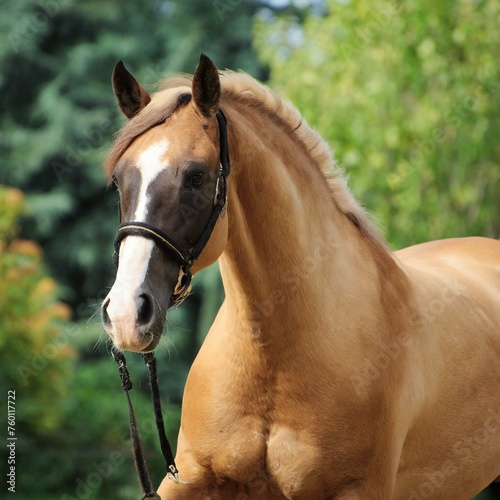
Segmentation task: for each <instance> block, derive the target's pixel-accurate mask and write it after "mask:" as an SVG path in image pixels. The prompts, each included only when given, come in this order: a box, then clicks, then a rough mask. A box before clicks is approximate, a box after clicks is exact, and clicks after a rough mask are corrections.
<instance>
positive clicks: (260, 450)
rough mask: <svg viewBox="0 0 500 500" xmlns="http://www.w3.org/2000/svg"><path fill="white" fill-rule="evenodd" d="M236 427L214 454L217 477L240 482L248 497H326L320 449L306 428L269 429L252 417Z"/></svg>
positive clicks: (244, 419)
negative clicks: (314, 495)
mask: <svg viewBox="0 0 500 500" xmlns="http://www.w3.org/2000/svg"><path fill="white" fill-rule="evenodd" d="M235 423H236V422H235ZM236 427H237V428H238V430H237V431H236V430H234V432H232V433H231V434H226V435H225V439H224V440H223V441H220V442H219V446H217V447H216V448H215V449H214V450H213V453H212V454H211V460H210V463H211V469H212V471H213V473H214V474H215V476H217V477H220V478H223V479H225V480H229V481H234V482H235V483H238V484H239V485H240V488H243V490H242V491H244V492H245V493H246V494H247V495H248V498H259V499H262V498H273V499H275V498H303V495H308V496H309V498H310V495H311V494H317V495H318V498H324V497H325V490H326V489H328V488H327V486H326V480H327V478H326V477H324V478H323V477H321V475H322V466H321V456H320V455H321V454H320V450H319V448H318V447H317V446H316V444H313V442H312V439H311V438H310V437H309V436H308V435H307V432H306V431H303V430H297V429H291V428H288V427H286V426H276V425H274V426H272V427H271V429H266V428H265V425H264V424H263V423H259V422H257V421H253V422H252V419H249V418H243V419H241V420H239V421H238V423H236V425H235V428H236Z"/></svg>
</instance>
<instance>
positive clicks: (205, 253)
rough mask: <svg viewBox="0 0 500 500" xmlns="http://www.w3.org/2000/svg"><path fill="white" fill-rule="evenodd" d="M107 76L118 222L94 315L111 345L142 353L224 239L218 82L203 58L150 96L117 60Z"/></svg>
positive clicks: (223, 142) (110, 170) (224, 166)
mask: <svg viewBox="0 0 500 500" xmlns="http://www.w3.org/2000/svg"><path fill="white" fill-rule="evenodd" d="M112 81H113V89H114V92H115V95H116V98H117V100H118V104H119V107H120V110H121V111H122V113H123V114H124V115H125V116H126V118H127V119H128V122H127V124H126V125H125V127H124V128H123V129H122V131H121V132H120V134H119V135H118V138H117V140H116V142H115V145H114V147H113V149H112V151H111V153H110V156H109V157H108V162H107V167H106V170H107V174H108V177H109V180H110V181H111V182H113V183H114V184H115V186H116V187H117V189H118V191H119V194H120V214H121V224H120V226H119V230H118V233H117V238H116V240H115V256H116V260H117V266H118V269H117V274H116V280H115V283H114V285H113V287H112V288H111V291H110V292H109V294H108V295H107V297H106V298H105V300H104V302H103V307H102V321H103V323H104V327H105V330H106V332H107V333H108V334H109V335H110V337H111V338H112V340H113V342H114V343H115V345H116V346H117V347H118V348H120V349H123V350H132V351H138V352H149V351H152V350H153V349H154V348H155V347H156V345H157V344H158V342H159V340H160V337H161V334H162V331H163V326H164V324H165V318H166V311H167V309H168V307H169V306H171V305H172V304H173V303H176V302H180V301H181V300H183V299H184V298H185V297H186V295H187V294H188V293H189V289H190V280H191V273H194V272H196V271H198V270H199V269H201V268H203V267H206V266H208V265H210V264H211V263H213V262H215V260H217V258H218V257H219V256H220V254H221V253H222V251H223V249H224V246H225V243H226V240H227V217H225V216H224V215H225V207H224V206H225V201H226V176H227V174H228V173H229V172H228V169H229V158H228V153H227V136H226V132H225V118H224V115H223V114H222V113H221V111H220V110H219V100H220V96H221V87H220V81H219V74H218V71H217V69H216V67H215V66H214V64H213V63H212V61H211V60H210V59H209V58H208V57H206V56H204V55H202V56H201V58H200V63H199V65H198V67H197V69H196V72H195V74H194V76H193V78H192V81H189V80H186V85H185V86H176V87H175V88H167V89H164V90H161V91H159V92H157V93H156V94H154V95H152V96H150V95H149V94H148V92H147V91H146V90H145V89H144V87H143V86H142V85H140V84H139V83H138V82H137V80H136V79H135V78H134V77H133V76H132V75H131V74H130V73H129V72H128V71H127V70H126V69H125V66H124V65H123V63H121V62H119V63H118V64H117V65H116V67H115V69H114V72H113V78H112ZM220 214H222V217H219V215H220Z"/></svg>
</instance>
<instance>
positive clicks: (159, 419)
mask: <svg viewBox="0 0 500 500" xmlns="http://www.w3.org/2000/svg"><path fill="white" fill-rule="evenodd" d="M216 117H217V123H218V124H219V140H220V170H219V177H218V178H217V183H216V189H215V198H214V206H213V209H212V214H211V215H210V219H209V220H208V222H207V225H206V226H205V229H204V230H203V232H202V233H201V235H200V236H199V238H198V240H197V241H196V243H195V244H194V246H193V248H192V249H191V250H185V249H184V248H182V246H181V245H179V244H178V243H177V242H176V241H175V239H173V238H171V237H170V236H169V235H168V234H166V233H164V232H163V231H161V230H160V229H158V228H156V227H154V226H152V225H151V224H147V223H146V222H135V221H130V222H123V223H122V224H120V225H119V226H118V230H117V233H116V237H115V243H114V247H115V251H114V253H113V260H114V262H115V265H116V266H117V267H118V256H119V253H120V244H121V242H122V241H123V239H124V238H125V237H126V236H130V235H134V236H142V237H144V238H149V239H151V240H153V241H154V242H155V243H156V244H157V245H158V246H159V247H160V248H162V249H163V250H164V251H165V252H168V253H169V254H170V255H173V256H174V257H176V258H177V260H179V262H180V264H181V267H180V275H181V278H180V280H179V282H178V283H177V286H176V288H175V290H174V292H173V294H172V296H171V298H170V299H171V301H172V302H174V303H178V302H181V301H182V299H183V298H184V295H185V293H186V292H187V290H188V289H189V286H190V284H191V279H192V274H191V267H192V266H193V264H194V262H195V261H196V259H197V258H198V257H199V256H200V254H201V252H202V251H203V249H204V248H205V246H206V244H207V243H208V240H209V239H210V236H211V235H212V232H213V230H214V228H215V224H216V223H217V220H218V219H219V216H220V214H221V212H222V209H223V208H224V206H225V204H226V201H227V176H228V175H229V170H230V163H229V147H228V139H227V122H226V117H225V116H224V113H223V112H222V111H221V110H220V109H219V110H218V111H217V113H216ZM111 354H112V356H113V358H114V360H115V361H116V363H117V364H118V370H119V372H120V378H121V383H122V388H123V391H124V393H125V396H126V399H127V405H128V409H129V421H130V422H129V423H130V437H131V441H132V453H133V455H134V462H135V467H136V470H137V475H138V477H139V482H140V484H141V487H142V491H143V496H142V497H141V500H144V499H146V498H155V499H157V500H161V499H160V496H159V495H158V494H157V493H156V492H155V490H154V487H153V484H152V482H151V477H150V474H149V469H148V465H147V462H146V456H145V453H144V448H143V445H142V440H141V436H140V433H139V428H138V427H137V421H136V418H135V413H134V409H133V407H132V401H131V400H130V396H129V393H128V392H129V391H130V390H131V389H132V382H131V380H130V376H129V373H128V369H127V363H126V361H125V356H124V355H123V353H122V352H121V351H120V350H118V349H117V348H115V347H113V348H112V350H111ZM143 358H144V363H145V364H146V366H147V367H148V370H149V381H150V386H151V397H152V401H153V411H154V415H155V423H156V428H157V430H158V437H159V439H160V447H161V451H162V454H163V457H164V459H165V466H166V469H167V476H168V477H169V478H170V479H173V480H174V481H176V482H180V481H179V472H178V470H177V466H176V465H175V460H174V456H173V453H172V449H171V447H170V443H169V442H168V438H167V435H166V433H165V426H164V422H163V416H162V412H161V403H160V390H159V387H158V377H157V374H156V359H155V355H154V353H153V352H150V353H147V354H144V355H143Z"/></svg>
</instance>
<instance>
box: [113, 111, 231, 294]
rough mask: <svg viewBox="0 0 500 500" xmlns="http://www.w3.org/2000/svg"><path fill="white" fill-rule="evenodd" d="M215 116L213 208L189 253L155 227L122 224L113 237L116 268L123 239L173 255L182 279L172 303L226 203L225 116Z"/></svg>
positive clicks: (184, 288) (187, 281) (183, 287)
mask: <svg viewBox="0 0 500 500" xmlns="http://www.w3.org/2000/svg"><path fill="white" fill-rule="evenodd" d="M216 117H217V123H218V124H219V141H220V169H219V175H218V177H217V183H216V188H215V197H214V207H213V210H212V214H211V215H210V219H209V220H208V222H207V225H206V226H205V229H204V230H203V232H202V233H201V235H200V236H199V238H198V240H197V242H196V243H195V244H194V246H193V248H191V250H185V249H184V248H182V246H181V245H179V243H177V242H176V241H175V239H174V238H172V237H171V236H169V235H168V234H166V233H165V232H163V231H162V230H161V229H158V228H157V227H154V226H152V225H151V224H148V223H146V222H136V221H128V222H123V223H122V224H120V225H119V226H118V230H117V233H116V237H115V251H114V253H113V260H114V262H115V265H116V266H117V267H118V256H119V253H120V244H121V242H122V241H123V239H124V238H125V237H126V236H142V237H144V238H149V239H151V240H153V241H154V242H155V243H156V244H157V245H158V246H159V247H160V248H162V250H164V251H165V252H167V253H169V254H170V255H173V256H174V257H175V258H176V259H177V260H178V261H179V262H180V264H181V267H180V272H181V274H182V277H181V278H180V282H179V283H177V286H176V288H175V290H174V292H173V293H172V296H171V300H172V302H174V303H177V302H180V301H182V299H183V298H184V294H185V292H186V291H187V290H188V289H189V285H190V284H191V279H192V275H191V267H192V266H193V264H194V262H195V260H196V259H197V258H198V257H199V256H200V254H201V252H202V251H203V249H204V248H205V246H206V244H207V243H208V240H209V239H210V236H211V235H212V232H213V230H214V227H215V224H216V223H217V220H218V219H219V216H220V214H221V212H222V209H223V208H224V206H225V204H226V200H227V177H228V175H229V170H230V163H229V146H228V139H227V122H226V117H225V116H224V113H223V112H222V111H221V110H220V109H219V110H218V111H217V114H216Z"/></svg>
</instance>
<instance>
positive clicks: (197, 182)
mask: <svg viewBox="0 0 500 500" xmlns="http://www.w3.org/2000/svg"><path fill="white" fill-rule="evenodd" d="M202 183H203V174H202V173H201V172H197V173H195V174H193V175H192V176H191V179H190V184H191V186H192V187H200V186H201V184H202Z"/></svg>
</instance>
